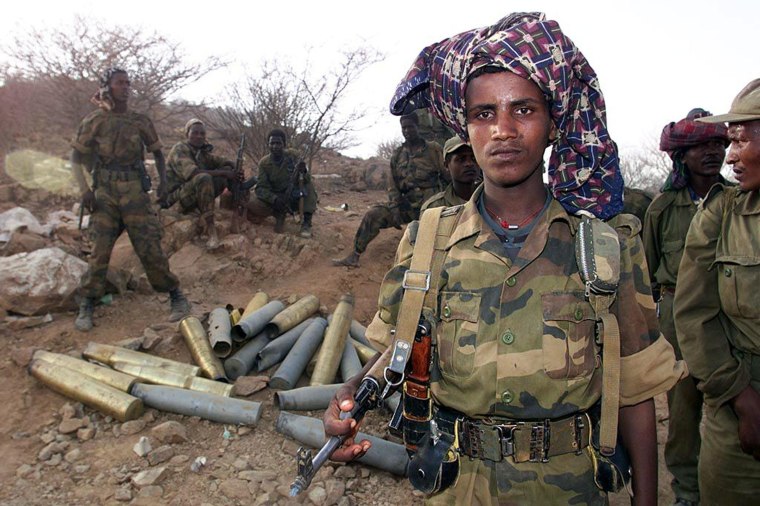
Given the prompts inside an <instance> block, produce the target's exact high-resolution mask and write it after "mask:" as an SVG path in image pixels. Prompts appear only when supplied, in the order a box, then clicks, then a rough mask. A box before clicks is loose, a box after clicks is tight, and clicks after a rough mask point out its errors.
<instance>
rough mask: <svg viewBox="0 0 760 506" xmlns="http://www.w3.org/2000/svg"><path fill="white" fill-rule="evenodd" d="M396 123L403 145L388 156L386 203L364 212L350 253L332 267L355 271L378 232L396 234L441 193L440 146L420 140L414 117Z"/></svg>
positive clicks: (337, 260) (404, 117)
mask: <svg viewBox="0 0 760 506" xmlns="http://www.w3.org/2000/svg"><path fill="white" fill-rule="evenodd" d="M400 122H401V134H402V135H403V136H404V143H403V144H402V145H401V146H400V147H398V148H397V149H396V150H395V151H394V152H393V155H392V156H391V177H392V178H393V187H391V188H390V189H389V190H388V199H389V201H390V202H388V203H387V204H377V205H375V206H373V207H372V209H370V210H369V211H367V213H366V214H365V215H364V218H362V222H361V224H360V225H359V229H358V230H357V231H356V236H355V237H354V249H353V251H352V252H351V253H349V255H348V256H346V257H345V258H341V259H333V265H343V266H346V267H358V266H359V257H360V256H361V254H362V253H364V251H365V250H366V249H367V246H368V245H369V243H370V241H372V239H374V238H375V237H377V234H379V233H380V230H382V229H384V228H390V227H395V228H397V229H399V230H400V229H401V225H404V224H406V223H409V222H411V221H414V220H416V219H418V218H419V217H420V209H421V208H422V204H423V203H424V202H425V201H426V200H428V199H429V198H430V197H432V196H433V195H435V194H436V193H438V192H439V191H441V189H442V185H441V181H442V179H445V177H444V173H443V171H444V166H443V153H442V151H441V146H440V145H439V144H438V143H437V142H432V141H426V140H425V139H423V138H422V137H421V136H420V133H419V128H418V124H419V119H418V117H417V115H416V114H414V113H411V114H407V115H405V116H402V117H401V120H400Z"/></svg>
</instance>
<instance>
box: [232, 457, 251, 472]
mask: <svg viewBox="0 0 760 506" xmlns="http://www.w3.org/2000/svg"><path fill="white" fill-rule="evenodd" d="M232 467H234V468H235V469H237V470H238V471H245V470H247V469H250V468H251V465H250V464H249V463H248V459H246V458H239V459H236V460H235V462H233V463H232Z"/></svg>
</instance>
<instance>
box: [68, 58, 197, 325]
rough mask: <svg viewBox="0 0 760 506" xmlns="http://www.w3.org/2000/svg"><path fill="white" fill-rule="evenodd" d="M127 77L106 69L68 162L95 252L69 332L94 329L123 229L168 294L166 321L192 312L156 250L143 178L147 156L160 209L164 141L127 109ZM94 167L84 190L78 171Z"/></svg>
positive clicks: (157, 227) (157, 237)
mask: <svg viewBox="0 0 760 506" xmlns="http://www.w3.org/2000/svg"><path fill="white" fill-rule="evenodd" d="M130 86H131V85H130V82H129V76H127V73H126V71H124V70H121V69H118V68H110V69H108V70H107V71H106V72H105V73H104V74H103V76H102V77H101V79H100V89H99V90H98V92H97V93H96V94H95V96H94V97H93V102H95V103H96V104H97V105H98V110H96V111H93V112H92V113H90V114H88V115H87V116H86V117H85V118H84V119H83V120H82V122H81V123H80V124H79V130H78V132H77V135H76V139H74V142H73V143H72V147H73V150H72V152H71V163H72V167H73V171H74V177H75V178H76V180H77V183H78V184H79V189H80V191H81V192H82V205H83V206H85V207H87V208H89V210H90V212H91V213H92V216H91V218H90V224H91V229H92V239H93V242H94V247H93V251H92V255H91V256H90V260H89V264H90V265H89V269H88V270H87V272H86V273H85V275H84V276H83V277H82V282H81V285H80V289H81V292H82V293H81V294H82V297H83V298H82V301H81V303H80V305H79V314H78V315H77V318H76V321H75V322H74V326H75V327H76V328H77V329H78V330H81V331H88V330H90V329H91V328H92V314H93V308H94V304H95V301H96V300H98V299H99V298H100V297H102V296H103V295H104V292H105V283H106V274H107V272H108V263H109V261H110V259H111V251H112V250H113V246H114V244H115V243H116V239H118V238H119V236H120V235H121V233H122V232H123V231H124V230H126V231H127V234H129V239H130V241H131V242H132V247H133V248H134V249H135V253H137V256H138V257H139V258H140V262H141V263H142V265H143V268H144V269H145V274H146V275H147V276H148V281H149V282H150V284H151V286H152V287H153V289H154V290H156V291H157V292H169V296H170V299H171V314H170V316H169V321H178V320H180V319H181V318H182V317H184V316H186V315H187V314H188V313H189V312H190V303H189V302H188V300H187V298H186V297H185V296H184V295H183V294H182V292H181V291H180V289H179V280H178V279H177V277H176V276H175V275H174V274H172V273H171V271H170V270H169V260H168V259H167V257H166V255H165V254H164V252H163V250H162V249H161V224H160V223H159V221H158V216H157V215H156V212H155V210H154V209H153V207H152V205H151V202H150V197H149V196H148V190H149V189H150V178H149V176H148V175H147V173H146V171H145V163H144V159H143V153H144V151H146V150H147V151H149V152H151V153H153V158H154V159H155V161H156V169H157V170H158V176H159V184H158V198H159V202H164V201H165V200H166V197H167V194H166V168H165V167H164V155H163V153H161V141H160V140H159V138H158V134H157V133H156V129H155V127H154V126H153V122H152V121H151V120H150V118H148V117H147V116H145V115H144V114H140V113H137V112H133V111H129V110H127V102H128V100H129V94H130V91H131V87H130ZM86 161H89V163H90V164H91V167H90V170H91V172H92V179H93V188H90V187H89V186H88V185H87V181H86V179H85V177H84V172H83V166H82V164H83V163H85V162H86Z"/></svg>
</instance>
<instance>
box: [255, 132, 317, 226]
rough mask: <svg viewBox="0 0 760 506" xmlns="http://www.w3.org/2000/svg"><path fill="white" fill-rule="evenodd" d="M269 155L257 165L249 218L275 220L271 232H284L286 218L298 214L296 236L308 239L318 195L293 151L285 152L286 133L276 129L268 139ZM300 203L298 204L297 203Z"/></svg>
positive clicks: (306, 170) (306, 169)
mask: <svg viewBox="0 0 760 506" xmlns="http://www.w3.org/2000/svg"><path fill="white" fill-rule="evenodd" d="M267 139H268V142H269V154H268V155H266V156H265V157H263V158H262V159H261V160H260V161H259V182H258V184H257V185H256V197H257V198H255V199H251V201H250V202H249V203H248V216H249V218H256V217H263V216H272V215H273V216H274V218H275V225H274V231H275V232H276V233H278V234H281V233H283V232H284V231H285V215H286V214H287V213H295V212H300V209H301V206H302V207H303V216H301V231H300V233H299V235H300V236H301V237H303V238H305V239H309V238H311V217H312V215H313V214H314V211H316V210H317V191H316V190H315V189H314V185H313V184H312V181H311V175H310V174H309V170H308V168H307V167H306V164H305V163H304V162H303V160H301V157H300V156H299V155H298V152H297V151H296V150H294V149H286V148H285V144H286V142H287V137H286V135H285V132H284V131H282V130H280V129H279V128H275V129H273V130H271V131H270V132H269V134H268V135H267ZM299 201H300V202H299Z"/></svg>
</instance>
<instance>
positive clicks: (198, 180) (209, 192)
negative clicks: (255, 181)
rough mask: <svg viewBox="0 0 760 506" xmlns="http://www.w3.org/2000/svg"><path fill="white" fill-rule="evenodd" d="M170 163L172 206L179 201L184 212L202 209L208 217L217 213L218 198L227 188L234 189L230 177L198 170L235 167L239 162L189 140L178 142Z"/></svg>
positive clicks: (169, 179) (168, 179) (169, 183)
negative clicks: (236, 162)
mask: <svg viewBox="0 0 760 506" xmlns="http://www.w3.org/2000/svg"><path fill="white" fill-rule="evenodd" d="M206 146H210V145H209V144H207V145H206ZM166 164H167V167H168V169H169V170H167V171H166V172H167V173H166V179H167V183H168V189H169V205H173V204H174V203H175V202H179V204H180V207H181V208H182V212H183V213H188V212H190V211H193V210H194V209H198V210H199V211H200V212H201V216H207V215H208V214H210V213H213V212H214V200H215V199H216V197H218V196H219V195H221V194H222V192H223V191H224V189H225V188H229V189H230V191H232V190H233V187H232V184H230V183H232V181H231V180H229V179H227V178H226V177H221V176H212V175H210V174H195V173H196V172H197V171H199V170H217V169H222V168H224V167H227V168H230V169H232V168H234V167H235V164H234V163H232V162H231V161H230V160H226V159H224V158H222V157H221V156H216V155H213V154H211V153H210V152H209V151H207V150H204V149H203V148H196V147H194V146H192V145H190V143H189V142H187V141H183V142H178V143H177V144H175V145H174V146H173V147H172V149H171V151H170V152H169V157H168V159H167V161H166ZM194 174H195V175H194Z"/></svg>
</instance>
